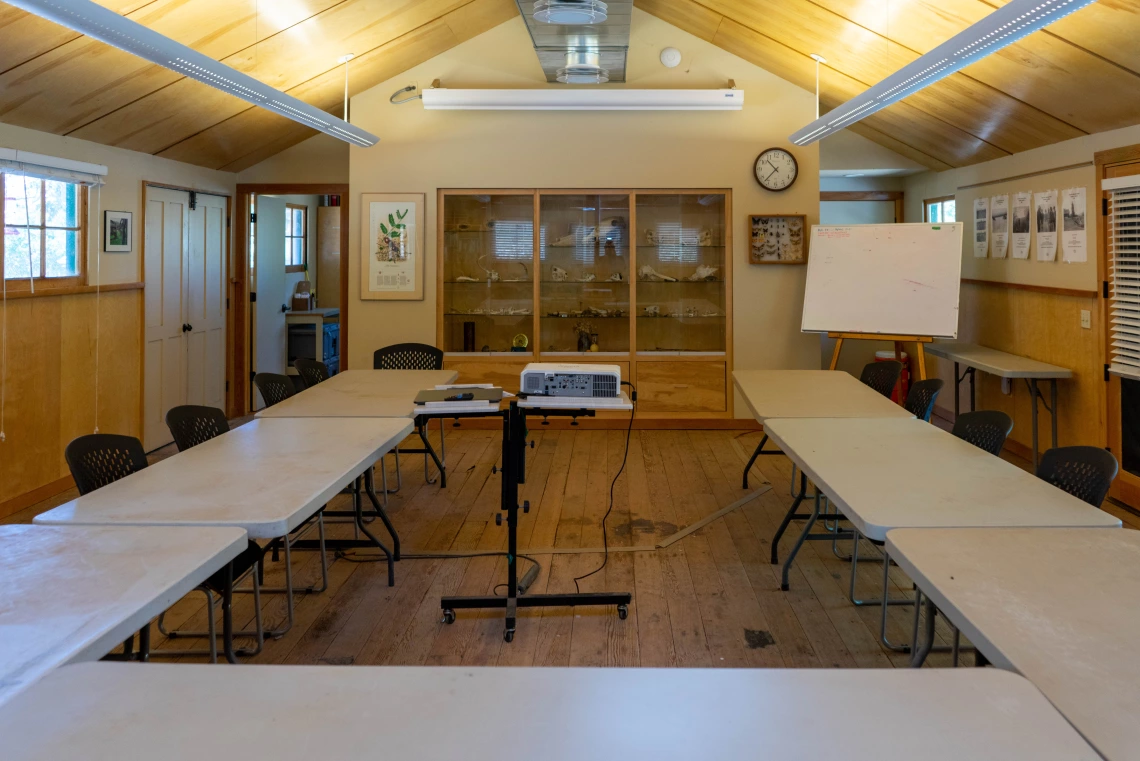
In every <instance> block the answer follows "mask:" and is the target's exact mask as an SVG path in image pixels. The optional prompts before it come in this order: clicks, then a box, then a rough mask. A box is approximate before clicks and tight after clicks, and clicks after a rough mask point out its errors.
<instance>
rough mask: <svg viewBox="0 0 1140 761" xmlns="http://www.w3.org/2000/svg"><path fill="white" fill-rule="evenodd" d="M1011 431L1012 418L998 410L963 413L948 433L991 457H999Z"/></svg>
mask: <svg viewBox="0 0 1140 761" xmlns="http://www.w3.org/2000/svg"><path fill="white" fill-rule="evenodd" d="M1012 430H1013V418H1011V417H1010V416H1009V415H1007V414H1005V413H1004V412H1001V411H1000V410H978V411H977V412H963V413H962V414H960V415H959V416H958V419H957V420H955V421H954V428H953V429H951V431H950V433H952V434H954V435H955V436H957V437H958V438H960V439H962V440H963V441H968V442H970V443H971V444H973V445H974V446H976V447H978V448H979V449H984V450H986V451H987V452H989V453H990V454H992V455H1000V454H1001V450H1002V448H1003V447H1004V446H1005V440H1006V437H1007V436H1009V433H1010V431H1012Z"/></svg>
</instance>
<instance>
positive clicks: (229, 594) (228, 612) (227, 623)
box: [222, 562, 238, 663]
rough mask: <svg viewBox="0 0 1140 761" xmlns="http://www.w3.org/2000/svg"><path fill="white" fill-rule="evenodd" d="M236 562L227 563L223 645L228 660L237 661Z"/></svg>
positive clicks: (223, 608)
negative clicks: (235, 622)
mask: <svg viewBox="0 0 1140 761" xmlns="http://www.w3.org/2000/svg"><path fill="white" fill-rule="evenodd" d="M233 603H234V564H233V563H232V562H230V563H226V573H225V584H224V585H223V587H222V647H223V651H224V652H225V654H226V660H227V661H228V662H230V663H237V662H238V659H237V655H235V654H234V610H233Z"/></svg>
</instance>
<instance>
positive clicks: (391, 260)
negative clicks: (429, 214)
mask: <svg viewBox="0 0 1140 761" xmlns="http://www.w3.org/2000/svg"><path fill="white" fill-rule="evenodd" d="M361 200H362V201H363V203H362V204H361V205H362V207H363V208H364V210H365V213H364V214H362V215H361V217H362V220H361V221H362V223H363V229H362V230H361V235H362V240H361V249H362V252H361V253H362V256H361V279H360V298H362V299H393V300H405V299H407V300H421V299H423V297H424V282H423V281H424V233H423V230H424V195H423V193H403V194H400V193H364V194H362V195H361Z"/></svg>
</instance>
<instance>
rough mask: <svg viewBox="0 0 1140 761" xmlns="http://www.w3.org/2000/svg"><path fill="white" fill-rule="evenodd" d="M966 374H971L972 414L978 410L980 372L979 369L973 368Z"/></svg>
mask: <svg viewBox="0 0 1140 761" xmlns="http://www.w3.org/2000/svg"><path fill="white" fill-rule="evenodd" d="M966 372H968V373H969V374H970V412H976V411H977V409H978V387H977V376H978V371H977V368H973V367H971V368H970V369H969V370H967V371H966Z"/></svg>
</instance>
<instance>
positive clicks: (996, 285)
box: [962, 277, 1099, 299]
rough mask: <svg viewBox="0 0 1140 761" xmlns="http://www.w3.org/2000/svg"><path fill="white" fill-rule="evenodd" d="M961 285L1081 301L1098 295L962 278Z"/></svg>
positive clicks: (1073, 290)
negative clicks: (1045, 294) (1042, 294)
mask: <svg viewBox="0 0 1140 761" xmlns="http://www.w3.org/2000/svg"><path fill="white" fill-rule="evenodd" d="M962 284H963V285H988V286H991V287H994V288H1009V289H1011V290H1014V291H1034V292H1036V293H1049V294H1052V295H1054V296H1072V297H1075V298H1081V299H1095V298H1097V296H1098V295H1099V294H1098V293H1097V292H1096V291H1095V290H1091V291H1084V290H1080V289H1077V288H1057V287H1054V286H1051V285H1029V284H1027V283H1006V282H1003V281H1001V280H975V279H974V278H968V277H964V278H962Z"/></svg>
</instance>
